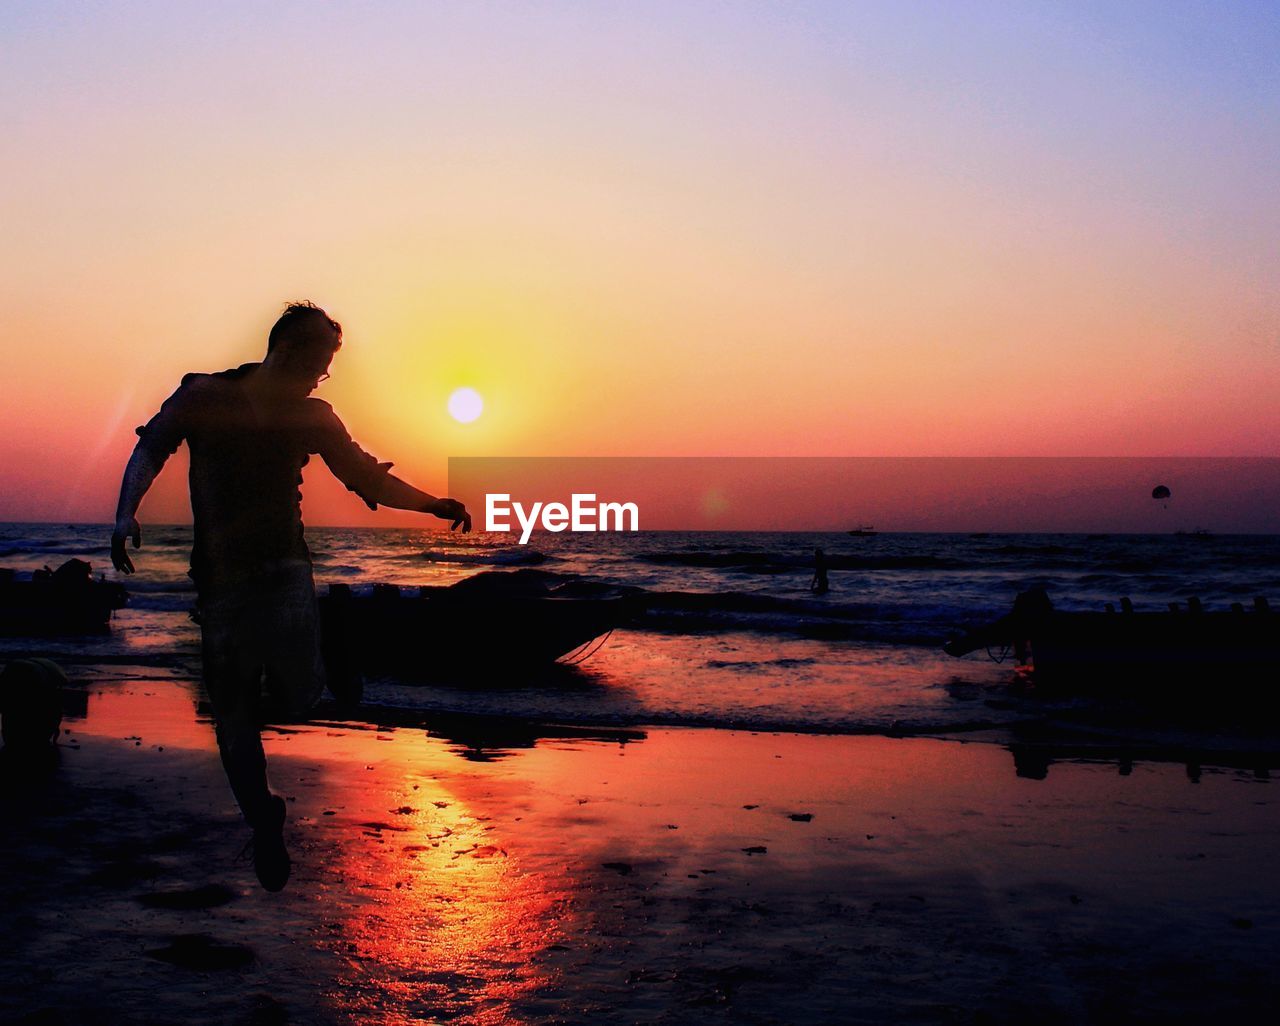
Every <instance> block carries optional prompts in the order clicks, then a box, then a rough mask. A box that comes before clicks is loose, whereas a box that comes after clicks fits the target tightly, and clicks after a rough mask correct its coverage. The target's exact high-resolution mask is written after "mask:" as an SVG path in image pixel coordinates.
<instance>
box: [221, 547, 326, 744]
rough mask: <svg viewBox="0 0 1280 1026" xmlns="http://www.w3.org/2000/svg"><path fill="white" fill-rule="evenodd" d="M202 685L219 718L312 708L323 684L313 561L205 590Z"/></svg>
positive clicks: (287, 563)
mask: <svg viewBox="0 0 1280 1026" xmlns="http://www.w3.org/2000/svg"><path fill="white" fill-rule="evenodd" d="M200 627H201V633H202V642H201V654H202V656H203V661H204V683H205V689H206V690H207V691H208V693H209V701H210V702H211V703H212V705H213V712H214V715H215V717H217V718H218V719H220V720H221V719H224V718H226V717H229V716H243V715H246V714H253V715H259V716H260V715H261V710H262V708H263V706H262V689H263V684H264V682H265V685H266V690H267V693H268V695H269V696H270V703H269V710H270V714H271V716H272V718H297V717H302V716H305V715H306V714H307V712H308V711H309V710H310V709H311V707H312V706H313V705H315V703H316V701H317V700H318V699H319V698H320V693H321V692H322V691H323V690H324V683H325V675H324V661H323V660H322V658H321V655H320V616H319V608H318V606H317V603H316V589H315V582H314V581H313V579H312V575H311V563H310V561H309V560H305V559H291V560H281V561H278V562H276V563H273V564H271V566H270V567H269V568H266V569H264V571H263V572H262V573H261V574H260V575H255V576H254V577H253V578H252V579H251V580H247V581H242V582H237V583H236V584H234V585H228V586H222V587H216V588H206V589H204V591H203V592H202V594H201V596H200Z"/></svg>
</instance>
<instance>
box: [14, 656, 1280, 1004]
mask: <svg viewBox="0 0 1280 1026" xmlns="http://www.w3.org/2000/svg"><path fill="white" fill-rule="evenodd" d="M95 679H96V680H97V681H99V682H98V683H95ZM103 681H105V682H103ZM68 699H69V700H68V701H67V703H66V704H67V706H68V708H69V710H70V712H69V715H67V717H66V718H65V719H64V722H63V731H64V732H63V735H62V737H61V740H60V743H59V745H58V753H57V761H56V764H55V765H53V766H50V767H48V768H47V769H46V770H45V771H43V772H41V771H40V770H38V769H34V768H32V767H29V766H28V767H18V766H16V765H15V764H14V763H13V762H12V761H11V760H10V761H7V762H6V765H5V773H4V802H5V810H4V821H5V823H6V827H7V829H6V834H7V841H6V844H5V845H4V858H3V871H2V872H0V897H2V900H3V903H4V907H5V908H6V909H7V910H8V915H7V918H8V923H9V925H8V927H7V928H6V931H5V941H4V945H5V951H4V959H3V964H4V970H3V980H2V981H0V1017H2V1018H3V1020H4V1021H11V1022H33V1023H34V1022H40V1023H59V1022H67V1023H71V1022H83V1021H87V1020H90V1019H92V1020H94V1021H99V1022H137V1023H169V1022H175V1021H182V1022H192V1023H205V1022H207V1023H223V1022H245V1023H284V1022H294V1023H312V1022H315V1023H327V1022H335V1023H342V1022H378V1023H389V1024H392V1023H394V1024H399V1023H429V1022H459V1023H505V1022H529V1023H534V1022H575V1023H576V1022H583V1023H587V1022H591V1023H615V1022H616V1023H629V1022H660V1023H679V1022H691V1021H698V1022H703V1021H710V1022H726V1023H730V1022H735V1023H736V1022H746V1023H830V1022H883V1021H905V1022H1021V1021H1028V1019H1030V1018H1034V1019H1035V1020H1036V1021H1039V1022H1096V1021H1137V1022H1142V1021H1150V1022H1157V1021H1158V1022H1171V1021H1181V1022H1195V1021H1203V1020H1204V1019H1206V1018H1208V1017H1210V1016H1215V1017H1217V1016H1220V1017H1224V1018H1226V1019H1228V1020H1231V1021H1248V1020H1249V1019H1251V1018H1256V1017H1257V1016H1258V1015H1259V1014H1260V1013H1261V1010H1263V1009H1266V1008H1268V1007H1274V1006H1275V1004H1276V1001H1277V999H1280V990H1278V989H1277V985H1276V983H1275V981H1274V978H1273V977H1272V976H1271V975H1270V970H1271V969H1272V967H1273V966H1274V964H1275V961H1276V956H1277V954H1280V883H1278V882H1277V877H1276V875H1275V873H1274V854H1273V853H1274V851H1275V847H1276V844H1277V842H1278V841H1280V816H1277V815H1276V798H1275V794H1274V786H1273V785H1272V783H1271V782H1270V780H1269V775H1268V772H1267V770H1266V768H1265V765H1264V764H1265V763H1266V762H1267V759H1266V758H1265V757H1261V756H1257V755H1256V754H1255V755H1252V756H1243V757H1241V758H1234V759H1233V758H1231V757H1229V756H1226V755H1224V756H1223V757H1222V758H1221V759H1220V760H1219V762H1221V763H1223V764H1222V765H1214V763H1213V760H1212V759H1209V760H1207V761H1206V762H1205V763H1204V764H1203V765H1196V766H1194V767H1188V766H1187V765H1185V764H1184V763H1182V762H1177V761H1162V760H1160V759H1159V758H1157V757H1155V756H1156V754H1157V752H1156V750H1152V751H1151V752H1150V753H1148V755H1147V756H1146V757H1139V758H1137V759H1133V758H1131V757H1124V756H1123V753H1121V757H1111V756H1109V755H1107V754H1106V752H1105V749H1101V748H1099V749H1097V750H1095V751H1093V752H1091V753H1090V754H1088V755H1087V756H1083V755H1080V754H1075V755H1071V754H1068V755H1066V756H1062V755H1059V756H1058V757H1057V758H1056V759H1054V758H1050V757H1049V753H1052V752H1053V751H1054V749H1053V748H1052V747H1044V748H1042V749H1041V751H1042V753H1044V755H1045V757H1044V758H1042V759H1040V760H1038V761H1037V760H1034V759H1033V760H1031V763H1032V765H1033V766H1034V768H1033V770H1032V771H1031V772H1030V773H1028V771H1027V766H1028V760H1027V756H1026V752H1025V750H1023V751H1022V752H1021V754H1020V755H1019V756H1018V757H1017V758H1015V752H1014V748H1015V747H1016V746H1012V745H1010V744H1008V743H996V742H995V741H992V740H977V741H975V740H967V741H966V740H958V739H955V738H929V737H891V736H884V735H875V734H867V735H858V736H836V735H824V734H797V733H784V732H750V731H733V730H723V729H704V728H657V729H655V728H644V727H628V728H625V729H624V728H609V729H602V728H592V727H572V726H570V727H564V726H561V727H557V726H555V725H553V724H549V723H540V722H537V721H534V720H526V721H514V720H511V719H509V718H494V717H458V716H455V717H452V718H445V720H444V721H443V722H440V723H437V724H435V725H433V724H432V723H431V721H430V718H429V717H428V718H426V719H424V720H423V721H422V722H419V723H410V722H408V721H407V720H406V719H405V718H404V717H403V716H400V717H394V718H393V719H395V722H394V723H383V724H379V723H378V722H377V717H376V716H375V717H373V718H372V719H371V720H370V721H367V722H366V721H360V720H351V721H339V720H330V719H324V718H321V719H318V720H316V721H313V722H309V723H306V724H301V725H294V726H290V727H282V728H279V729H275V730H269V731H268V732H267V733H266V735H265V738H266V747H267V753H268V759H269V763H270V768H271V775H272V781H273V785H274V787H275V789H276V790H277V791H279V792H280V793H281V794H283V795H285V796H286V798H287V800H288V803H289V825H288V833H287V837H288V840H289V844H290V847H291V850H292V852H293V856H294V862H295V865H294V874H293V878H292V880H291V881H290V884H289V886H288V888H287V889H286V890H285V891H284V892H283V893H281V894H275V895H273V894H268V893H266V892H263V891H262V890H261V889H259V888H258V887H257V885H256V882H255V880H254V877H253V871H252V866H251V864H250V863H249V862H248V861H245V860H243V859H238V855H239V854H240V849H241V847H242V846H243V844H244V841H245V840H246V837H247V832H246V830H245V829H244V828H243V826H242V824H241V822H240V819H239V815H238V813H237V811H236V809H235V807H234V804H233V802H232V800H231V797H230V794H229V792H228V790H227V787H226V783H225V779H224V777H223V775H222V772H221V768H220V766H219V763H218V760H217V753H216V748H215V746H214V742H213V731H212V727H211V725H210V723H209V721H208V716H207V712H206V711H204V706H203V705H202V703H201V697H200V692H199V688H198V686H197V685H196V684H195V682H194V681H192V680H190V679H183V678H182V675H181V673H174V672H169V671H163V672H157V671H155V670H154V669H152V668H147V667H128V666H113V667H99V668H98V669H97V671H96V672H95V671H94V670H93V668H91V667H88V666H83V667H80V668H78V669H77V671H76V672H74V673H73V689H72V690H71V691H70V692H69V693H68ZM324 712H325V710H323V709H322V710H321V713H322V714H323V713H324ZM1006 740H1007V739H1006ZM1250 760H1252V761H1253V762H1255V763H1257V765H1254V766H1252V767H1251V766H1250V765H1248V763H1249V762H1250ZM1233 762H1234V763H1239V764H1238V765H1231V763H1233ZM1019 770H1021V775H1020V774H1019Z"/></svg>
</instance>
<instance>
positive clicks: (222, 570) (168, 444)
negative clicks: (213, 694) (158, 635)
mask: <svg viewBox="0 0 1280 1026" xmlns="http://www.w3.org/2000/svg"><path fill="white" fill-rule="evenodd" d="M257 367H258V364H253V363H249V364H245V365H244V366H242V367H237V368H236V369H234V370H228V371H222V372H221V373H219V374H188V375H186V376H185V377H184V378H183V379H182V384H181V385H180V386H179V388H178V390H177V391H176V392H174V393H173V395H171V396H170V397H169V398H168V399H166V400H165V402H164V405H163V406H161V408H160V412H159V413H157V414H156V415H155V416H154V417H152V418H151V420H150V421H148V422H147V424H145V425H144V426H143V427H140V428H138V435H139V438H140V439H141V441H140V443H139V444H140V445H143V446H145V447H146V449H147V450H148V451H150V452H151V454H152V455H153V456H154V457H156V459H157V460H158V461H159V462H163V461H164V460H166V459H167V458H168V457H169V456H170V455H171V454H172V453H173V452H174V451H175V450H176V449H177V448H178V446H179V445H181V444H182V442H183V441H184V440H185V441H186V443H187V447H188V448H189V449H190V451H191V475H190V480H191V509H192V513H193V514H194V517H195V545H194V547H193V548H192V551H191V576H192V578H193V579H194V580H195V582H196V585H197V587H199V588H200V589H201V590H205V589H207V588H210V587H218V586H220V585H223V584H233V583H243V582H246V581H249V580H252V579H253V578H254V577H255V576H258V575H260V574H262V573H263V572H264V571H266V570H268V569H269V568H270V567H271V566H272V565H273V564H274V563H276V562H278V561H280V560H287V559H310V553H309V552H308V550H307V545H306V542H305V541H304V540H303V536H302V493H301V492H300V491H299V490H298V489H299V487H300V486H301V484H302V468H303V467H304V466H305V465H306V463H307V461H308V460H309V459H310V457H311V454H312V453H319V454H320V456H321V457H322V458H323V459H324V461H325V463H326V464H328V466H329V469H330V470H332V471H333V473H334V475H335V476H336V477H337V478H338V479H339V480H340V481H341V482H342V483H343V484H345V485H346V486H347V487H348V488H349V489H350V490H351V491H353V492H355V493H356V494H357V495H359V496H360V497H361V498H362V499H364V500H365V502H366V503H368V505H369V507H370V508H371V509H376V508H377V503H376V502H375V501H374V500H373V498H372V496H373V495H376V494H377V492H378V486H379V485H380V483H381V482H382V480H383V479H384V478H385V476H386V474H387V471H388V470H390V469H391V464H390V463H379V462H378V461H377V460H376V459H375V458H374V457H372V456H370V455H369V454H368V453H367V452H365V451H364V450H363V449H361V448H360V446H358V445H357V444H356V443H355V442H353V441H352V440H351V436H350V435H349V434H348V433H347V429H346V428H345V427H343V425H342V421H340V420H339V419H338V416H337V414H335V413H334V412H333V408H332V407H331V406H330V405H329V404H328V403H326V402H324V401H323V400H321V399H311V398H300V399H293V398H289V399H278V400H275V401H273V402H272V403H271V404H270V405H269V406H266V405H259V406H256V407H255V406H254V404H253V403H252V402H251V401H250V398H249V393H248V392H247V391H246V390H245V388H244V384H243V382H244V379H245V378H246V377H247V376H248V375H249V374H250V373H252V372H253V371H254V370H255V369H256V368H257Z"/></svg>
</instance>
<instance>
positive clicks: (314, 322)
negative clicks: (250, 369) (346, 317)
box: [262, 302, 342, 395]
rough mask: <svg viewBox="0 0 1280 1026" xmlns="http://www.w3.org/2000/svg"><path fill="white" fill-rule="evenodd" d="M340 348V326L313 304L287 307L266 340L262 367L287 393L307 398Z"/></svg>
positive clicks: (296, 304)
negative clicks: (265, 351)
mask: <svg viewBox="0 0 1280 1026" xmlns="http://www.w3.org/2000/svg"><path fill="white" fill-rule="evenodd" d="M341 347H342V325H341V324H339V323H338V322H337V321H335V320H334V319H333V318H332V317H330V316H329V315H328V314H327V313H325V312H324V311H323V310H321V309H320V307H318V306H316V305H315V304H314V303H310V302H301V303H290V304H289V305H288V306H286V307H285V310H284V313H283V314H281V315H280V319H279V320H278V321H276V323H275V326H274V327H272V329H271V334H270V335H269V336H268V337H267V357H266V359H265V360H263V362H262V364H263V367H264V368H266V369H268V370H269V371H270V372H271V374H272V376H273V377H275V378H277V379H279V381H280V383H281V384H282V385H283V386H284V388H285V389H286V390H287V391H289V392H297V393H299V394H301V395H309V394H310V393H311V392H312V390H314V389H315V387H316V385H318V384H319V383H320V382H321V381H323V380H324V379H325V378H326V377H328V371H329V364H330V362H331V361H332V360H333V354H334V353H336V352H337V351H338V350H339V349H340V348H341Z"/></svg>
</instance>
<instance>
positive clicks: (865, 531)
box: [845, 524, 878, 538]
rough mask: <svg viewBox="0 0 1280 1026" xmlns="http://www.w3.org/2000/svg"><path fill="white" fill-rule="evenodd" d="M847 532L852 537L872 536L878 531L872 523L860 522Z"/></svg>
mask: <svg viewBox="0 0 1280 1026" xmlns="http://www.w3.org/2000/svg"><path fill="white" fill-rule="evenodd" d="M845 533H846V534H848V535H849V537H851V538H870V537H871V536H872V535H873V534H876V533H878V532H877V531H876V529H875V528H874V527H872V526H871V525H870V524H859V525H858V526H857V527H855V528H854V529H853V530H852V531H846V532H845Z"/></svg>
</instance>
